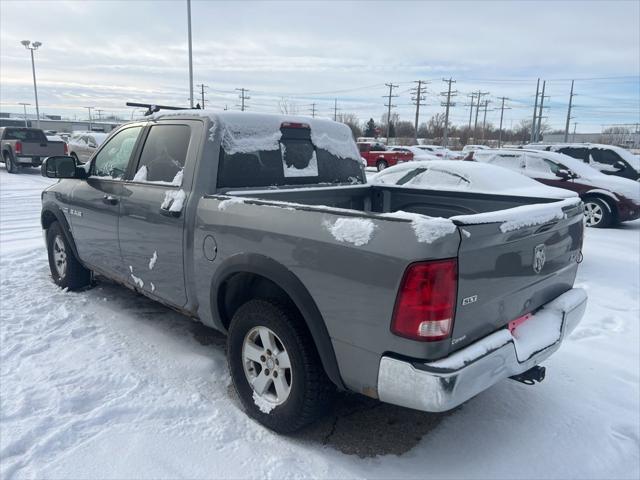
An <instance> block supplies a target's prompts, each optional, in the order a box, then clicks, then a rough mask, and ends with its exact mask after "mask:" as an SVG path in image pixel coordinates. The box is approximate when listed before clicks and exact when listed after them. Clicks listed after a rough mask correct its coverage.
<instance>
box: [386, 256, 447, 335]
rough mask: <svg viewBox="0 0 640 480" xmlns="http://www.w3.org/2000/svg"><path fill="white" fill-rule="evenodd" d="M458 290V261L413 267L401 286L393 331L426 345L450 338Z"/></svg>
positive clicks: (418, 264) (424, 263)
mask: <svg viewBox="0 0 640 480" xmlns="http://www.w3.org/2000/svg"><path fill="white" fill-rule="evenodd" d="M457 289H458V263H457V261H456V259H455V258H452V259H448V260H437V261H433V262H421V263H414V264H412V265H410V266H409V268H407V270H406V272H405V273H404V277H403V279H402V283H401V284H400V290H399V291H398V298H397V299H396V306H395V308H394V311H393V320H392V321H391V331H392V332H393V333H394V334H396V335H399V336H401V337H407V338H410V339H412V340H420V341H425V342H431V341H436V340H442V339H444V338H447V337H448V336H449V335H450V334H451V328H452V326H453V316H454V312H455V305H456V296H457Z"/></svg>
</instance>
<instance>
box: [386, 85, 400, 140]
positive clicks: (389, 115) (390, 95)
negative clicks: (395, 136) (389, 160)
mask: <svg viewBox="0 0 640 480" xmlns="http://www.w3.org/2000/svg"><path fill="white" fill-rule="evenodd" d="M385 85H386V86H387V87H389V95H384V97H383V98H388V99H389V100H388V102H389V103H385V104H384V106H385V107H387V109H388V110H387V143H389V134H390V133H391V107H395V105H392V104H391V99H392V98H394V97H397V96H398V95H393V89H394V88H398V85H394V84H393V83H385Z"/></svg>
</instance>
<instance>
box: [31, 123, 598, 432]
mask: <svg viewBox="0 0 640 480" xmlns="http://www.w3.org/2000/svg"><path fill="white" fill-rule="evenodd" d="M42 174H43V175H45V176H48V177H51V178H60V179H62V180H61V181H59V182H58V183H56V184H54V185H52V186H51V187H49V188H47V189H46V190H45V191H44V192H43V194H42V219H41V220H42V228H43V229H44V231H45V235H46V243H47V248H48V253H49V264H50V268H51V275H52V277H53V280H54V281H55V283H56V284H58V285H59V286H60V287H65V288H69V289H82V288H85V287H87V286H90V285H91V283H92V275H93V274H94V273H96V274H100V275H103V276H105V277H108V278H111V279H113V280H115V281H117V282H120V283H122V284H124V285H126V286H128V287H130V288H132V289H134V290H136V291H138V292H140V293H141V294H143V295H146V296H148V297H150V298H152V299H155V300H157V301H159V302H162V303H163V304H165V305H168V306H170V307H172V308H174V309H176V310H178V311H180V312H183V313H184V314H185V315H187V316H190V317H192V318H196V319H198V320H200V321H201V322H202V323H204V324H206V325H208V326H210V327H213V328H215V329H218V330H220V331H222V332H225V333H226V334H227V335H228V336H227V338H228V344H227V346H228V350H227V354H228V361H229V368H230V372H231V377H232V380H233V384H234V386H235V389H236V390H237V392H238V395H239V397H240V399H241V401H242V403H243V405H244V407H245V409H246V411H247V413H248V414H249V415H251V416H252V417H254V418H256V419H257V420H258V421H260V422H261V423H263V424H264V425H266V426H267V427H269V428H271V429H273V430H275V431H278V432H291V431H294V430H296V429H298V428H300V427H302V426H303V425H305V424H308V423H310V422H311V421H313V420H314V419H315V418H317V417H318V416H319V415H321V414H322V413H323V412H324V411H326V409H327V408H328V406H329V405H330V402H331V399H332V398H333V392H335V390H336V388H337V389H343V390H351V391H354V392H358V393H361V394H364V395H367V396H370V397H373V398H378V399H380V400H381V401H384V402H389V403H393V404H397V405H402V406H406V407H410V408H415V409H419V410H423V411H431V412H436V411H445V410H449V409H452V408H454V407H455V406H457V405H460V404H461V403H463V402H465V401H466V400H468V399H470V398H471V397H473V396H474V395H476V394H478V393H480V392H481V391H483V390H485V389H487V388H488V387H490V386H491V385H493V384H495V383H496V382H498V381H500V380H502V379H505V378H509V377H511V378H514V379H517V380H520V381H523V382H525V383H533V382H534V381H540V380H541V379H542V378H543V376H544V375H543V373H544V369H543V367H540V366H539V363H540V362H542V361H543V360H545V359H546V358H547V357H549V356H550V355H551V354H552V353H553V352H555V351H556V350H557V349H558V347H559V346H560V344H561V343H562V341H563V339H564V338H565V337H566V336H567V335H568V334H569V333H570V332H571V331H572V329H573V328H575V326H576V325H577V323H578V322H579V321H580V319H581V318H582V315H583V313H584V310H585V306H586V295H585V292H584V291H583V290H582V289H579V288H573V283H574V279H575V276H576V270H577V268H578V263H579V262H580V260H581V258H582V257H581V248H582V238H583V228H584V227H583V222H582V216H583V214H582V205H581V203H580V200H579V199H578V198H576V199H565V200H560V201H558V200H552V199H548V198H531V197H516V196H501V195H490V194H481V193H461V192H450V191H449V192H447V191H423V190H417V189H411V188H404V187H402V186H393V185H371V184H367V183H366V177H365V172H364V169H363V166H362V164H361V161H360V156H359V153H358V150H357V148H356V145H355V143H354V142H353V139H352V137H351V132H350V130H349V128H348V127H346V126H345V125H342V124H339V123H335V122H332V121H330V120H321V119H312V118H306V117H286V116H284V117H283V116H278V115H265V114H260V115H259V114H249V113H241V112H205V111H183V112H178V113H171V114H156V115H155V116H152V117H149V118H148V120H146V121H142V122H134V123H130V124H127V125H124V126H121V127H120V128H119V129H118V130H117V131H115V132H113V133H112V135H111V136H110V137H109V139H108V140H107V141H106V142H105V143H104V144H103V145H102V146H101V147H100V148H99V149H98V150H97V151H96V153H95V155H94V156H93V157H92V159H91V161H90V162H89V163H88V164H86V165H79V164H77V163H76V162H75V161H74V159H73V158H71V157H68V156H66V157H65V156H63V157H52V158H49V159H47V160H46V161H45V163H44V165H43V168H42Z"/></svg>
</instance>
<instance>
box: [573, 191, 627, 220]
mask: <svg viewBox="0 0 640 480" xmlns="http://www.w3.org/2000/svg"><path fill="white" fill-rule="evenodd" d="M590 197H591V198H599V199H602V200H604V203H605V205H606V206H607V208H608V209H609V212H610V213H613V214H614V215H615V214H617V212H618V209H617V208H616V203H617V202H618V201H619V199H618V197H617V196H616V195H614V194H613V193H611V192H608V191H607V190H602V189H599V188H594V189H592V190H589V191H587V192H585V193H584V194H583V195H582V199H583V201H584V200H586V199H587V198H590ZM608 199H610V200H612V201H613V202H612V201H607V200H608Z"/></svg>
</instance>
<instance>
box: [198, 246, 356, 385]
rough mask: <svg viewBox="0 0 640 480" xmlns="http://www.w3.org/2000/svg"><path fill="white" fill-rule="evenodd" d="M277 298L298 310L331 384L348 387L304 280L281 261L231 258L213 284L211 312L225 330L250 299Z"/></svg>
mask: <svg viewBox="0 0 640 480" xmlns="http://www.w3.org/2000/svg"><path fill="white" fill-rule="evenodd" d="M260 297H263V298H274V297H276V298H277V299H278V300H280V301H283V302H288V303H289V304H290V305H291V306H292V307H294V308H296V309H297V311H298V312H299V313H300V316H301V317H302V319H303V320H304V323H305V325H306V327H307V330H308V331H309V333H310V335H311V338H312V340H313V342H314V345H315V347H316V349H317V351H318V354H319V356H320V360H321V362H322V366H323V368H324V370H325V372H326V374H327V376H328V377H329V379H331V381H332V382H333V383H334V384H335V385H336V386H338V387H339V388H345V387H344V383H343V382H342V378H341V376H340V370H339V368H338V362H337V360H336V355H335V352H334V350H333V344H332V343H331V338H330V336H329V332H328V330H327V327H326V325H325V323H324V320H323V318H322V315H321V313H320V310H319V309H318V307H317V305H316V303H315V301H314V300H313V297H312V296H311V294H310V293H309V291H308V290H307V288H306V287H305V286H304V284H303V283H302V281H301V280H300V279H299V278H298V277H297V276H296V275H295V274H294V273H293V272H291V271H290V270H289V269H287V268H286V267H285V266H284V265H282V264H280V263H279V262H277V261H275V260H273V259H271V258H269V257H266V256H264V255H260V254H253V253H246V254H238V255H234V256H233V257H230V258H228V259H227V260H226V261H225V262H224V263H223V264H222V265H221V266H220V267H219V268H218V269H217V271H216V275H215V276H214V278H213V279H212V282H211V298H210V300H211V310H212V312H213V313H214V317H216V318H217V319H218V321H219V323H220V325H219V326H220V327H222V329H223V330H224V331H226V330H227V329H228V327H229V323H230V321H231V317H232V316H233V313H234V312H235V310H236V309H237V308H238V307H240V305H242V304H243V303H244V302H246V301H248V300H249V299H251V298H260Z"/></svg>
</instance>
